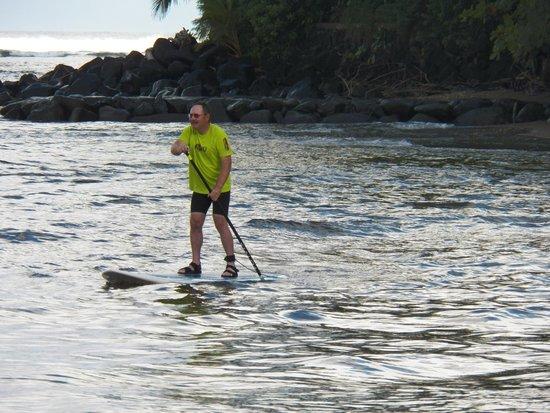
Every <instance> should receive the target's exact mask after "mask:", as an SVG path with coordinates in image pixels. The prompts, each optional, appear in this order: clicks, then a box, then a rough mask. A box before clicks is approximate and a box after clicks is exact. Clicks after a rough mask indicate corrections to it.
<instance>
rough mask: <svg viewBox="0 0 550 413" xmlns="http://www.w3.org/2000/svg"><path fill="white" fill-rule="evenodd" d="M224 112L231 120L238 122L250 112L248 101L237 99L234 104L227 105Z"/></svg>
mask: <svg viewBox="0 0 550 413" xmlns="http://www.w3.org/2000/svg"><path fill="white" fill-rule="evenodd" d="M226 112H227V113H228V114H229V117H230V118H231V119H232V120H234V121H238V120H240V119H241V118H242V117H243V116H244V115H246V114H247V113H248V112H250V101H248V100H245V99H239V100H237V101H236V102H233V103H231V104H229V105H228V106H227V108H226Z"/></svg>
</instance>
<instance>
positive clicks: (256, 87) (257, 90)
mask: <svg viewBox="0 0 550 413" xmlns="http://www.w3.org/2000/svg"><path fill="white" fill-rule="evenodd" d="M271 89H272V86H271V84H270V83H269V81H268V80H267V78H266V77H265V76H262V77H260V78H258V79H256V80H254V81H253V82H252V83H251V84H250V86H249V87H248V94H249V95H250V96H269V94H270V93H271Z"/></svg>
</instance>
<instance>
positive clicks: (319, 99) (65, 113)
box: [0, 30, 550, 126]
mask: <svg viewBox="0 0 550 413" xmlns="http://www.w3.org/2000/svg"><path fill="white" fill-rule="evenodd" d="M323 89H325V88H323V85H322V84H320V85H319V84H316V83H314V82H313V81H311V80H310V79H308V78H306V79H303V80H301V81H299V82H297V83H295V84H293V85H288V86H285V85H273V84H272V83H271V82H270V81H269V79H267V78H266V77H265V76H262V75H261V74H260V71H259V70H258V69H257V68H255V67H254V66H253V64H252V63H251V62H250V61H248V60H246V59H242V58H241V59H237V58H234V57H231V56H230V55H228V53H227V52H226V51H225V50H224V49H223V48H222V47H220V46H217V45H212V44H199V43H197V42H196V40H195V39H194V38H193V37H192V36H191V35H189V33H187V32H186V31H185V30H184V31H182V32H180V33H178V34H177V35H176V36H175V37H174V38H173V39H164V38H160V39H157V41H156V42H155V44H154V45H153V47H152V48H150V49H148V50H146V51H145V53H144V54H142V53H139V52H136V51H133V52H131V53H129V54H128V55H127V56H125V57H105V58H100V57H97V58H95V59H93V60H91V61H89V62H88V63H86V64H84V65H83V66H82V67H80V68H78V69H74V68H72V67H69V66H65V65H58V66H56V67H55V68H54V70H52V71H51V72H49V73H46V74H45V75H43V76H41V77H36V76H35V75H33V74H26V75H23V76H22V77H21V78H20V79H19V80H18V81H12V82H4V83H2V82H0V105H1V106H2V108H1V109H0V113H1V114H2V116H4V117H5V118H7V119H13V120H28V121H35V122H63V121H70V122H83V121H86V122H89V121H121V122H125V121H131V122H132V121H133V122H179V121H184V120H185V114H186V113H187V112H188V110H189V108H190V106H191V105H192V103H193V102H195V101H196V100H198V99H201V100H205V101H207V102H208V103H209V104H210V106H211V108H212V110H213V115H214V116H213V118H214V120H215V121H216V122H251V123H275V122H276V123H317V122H324V123H359V122H360V123H363V122H374V121H379V122H408V121H418V122H445V123H452V124H455V125H460V126H483V125H501V124H507V123H523V122H532V121H539V120H547V119H549V118H550V102H546V103H536V102H527V101H521V100H513V99H497V100H495V99H493V100H491V99H478V98H475V99H474V98H466V99H457V100H451V101H433V100H431V99H366V98H359V97H344V96H339V95H336V94H326V93H323V92H321V90H323Z"/></svg>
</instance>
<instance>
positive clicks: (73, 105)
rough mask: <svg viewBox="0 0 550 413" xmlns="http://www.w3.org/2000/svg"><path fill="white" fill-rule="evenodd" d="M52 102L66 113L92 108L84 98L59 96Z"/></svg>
mask: <svg viewBox="0 0 550 413" xmlns="http://www.w3.org/2000/svg"><path fill="white" fill-rule="evenodd" d="M52 101H53V103H55V104H56V105H59V106H61V107H62V108H63V109H64V110H65V112H66V113H72V112H73V111H74V110H75V109H77V108H84V109H87V110H91V107H90V106H89V105H88V104H86V102H85V101H84V98H83V97H78V96H61V95H57V96H54V97H53V99H52Z"/></svg>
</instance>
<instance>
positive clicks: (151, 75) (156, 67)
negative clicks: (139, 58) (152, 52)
mask: <svg viewBox="0 0 550 413" xmlns="http://www.w3.org/2000/svg"><path fill="white" fill-rule="evenodd" d="M137 73H139V77H140V78H142V79H143V80H144V81H145V83H151V82H154V81H155V80H159V79H165V78H166V77H167V76H168V72H167V70H166V69H164V67H163V66H162V65H161V64H160V63H159V62H157V61H155V60H144V61H143V62H141V64H140V65H139V69H138V72H137Z"/></svg>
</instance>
